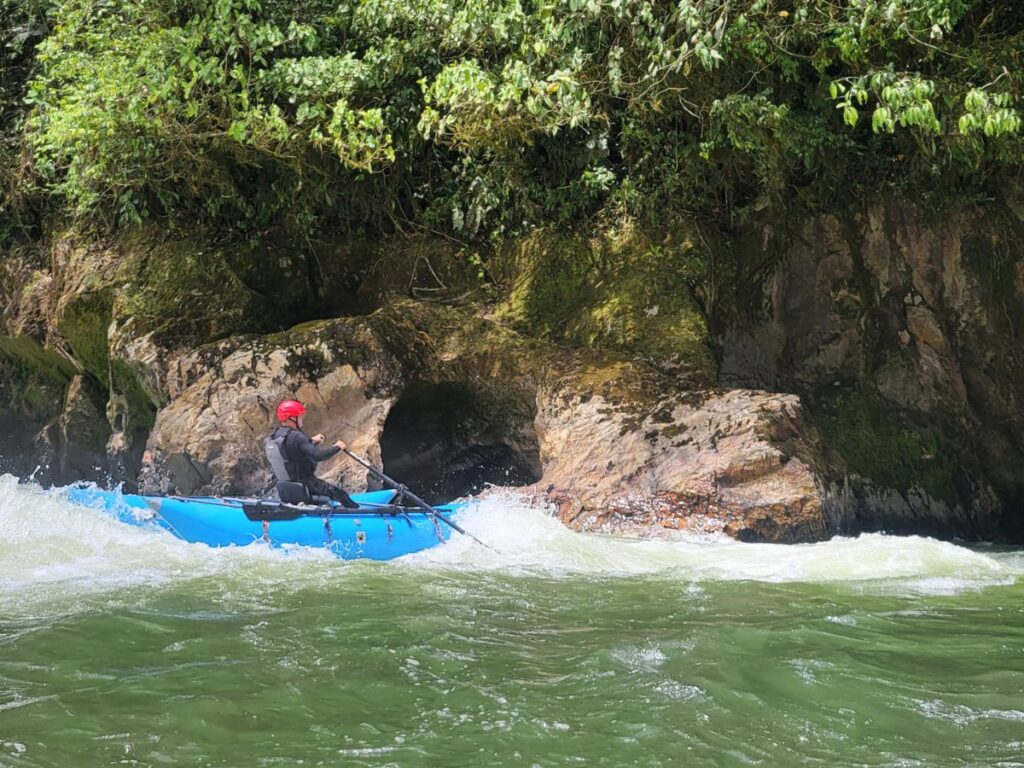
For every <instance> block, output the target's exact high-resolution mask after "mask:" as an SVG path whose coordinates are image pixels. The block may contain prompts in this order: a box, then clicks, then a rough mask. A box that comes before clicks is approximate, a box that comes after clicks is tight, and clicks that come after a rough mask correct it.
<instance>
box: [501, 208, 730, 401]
mask: <svg viewBox="0 0 1024 768" xmlns="http://www.w3.org/2000/svg"><path fill="white" fill-rule="evenodd" d="M502 259H503V263H502V266H501V268H500V269H498V270H497V271H498V272H499V273H500V274H504V275H506V276H507V277H508V278H509V279H510V280H511V282H512V287H511V290H510V291H509V294H508V296H507V298H506V300H505V301H504V302H503V303H502V305H501V306H500V307H499V310H498V317H499V319H503V320H505V321H507V322H510V323H511V324H512V325H513V326H514V327H516V328H518V329H519V330H521V331H522V332H524V333H527V334H530V335H534V336H539V337H541V338H548V339H552V340H554V341H561V342H568V343H571V344H576V345H580V346H586V347H593V348H597V349H609V350H618V351H627V352H630V353H635V354H638V355H640V356H641V357H643V358H645V359H646V360H648V361H649V362H650V363H652V364H653V365H655V366H656V367H659V368H661V369H662V370H667V371H672V372H681V373H684V374H685V375H687V376H688V377H689V378H690V379H691V381H692V382H693V383H694V384H695V385H698V386H707V385H710V384H711V383H712V382H713V381H714V380H715V378H716V368H715V362H714V360H713V358H712V356H711V353H710V349H709V347H708V345H707V344H706V340H707V336H708V327H707V323H706V322H705V319H704V317H703V315H702V313H701V311H700V310H699V308H698V307H697V306H696V304H695V303H694V300H693V297H692V294H691V284H692V282H693V280H694V276H695V275H696V274H697V272H699V271H701V270H703V269H704V268H705V265H704V264H703V262H702V261H701V259H700V257H698V256H697V253H696V251H695V249H694V248H693V243H692V240H691V238H690V237H689V236H688V235H687V233H685V232H675V233H669V234H664V235H663V236H662V237H661V239H660V241H659V242H658V243H655V242H653V241H652V239H651V238H649V237H648V236H647V235H645V234H644V233H638V232H636V231H635V230H633V229H632V228H631V227H624V228H623V230H622V231H620V232H619V233H617V234H615V235H614V236H608V237H605V238H602V239H600V240H596V241H588V240H586V239H584V238H582V237H573V236H566V235H560V234H558V235H556V234H551V233H541V234H538V235H534V236H532V237H530V238H527V239H526V240H525V241H524V242H523V243H522V244H521V245H520V246H519V248H518V249H516V250H515V251H513V252H511V253H509V254H505V255H504V256H503V257H502Z"/></svg>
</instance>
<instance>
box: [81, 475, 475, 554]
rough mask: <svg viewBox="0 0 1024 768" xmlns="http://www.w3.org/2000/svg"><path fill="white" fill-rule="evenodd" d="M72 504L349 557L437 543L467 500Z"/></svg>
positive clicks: (110, 498)
mask: <svg viewBox="0 0 1024 768" xmlns="http://www.w3.org/2000/svg"><path fill="white" fill-rule="evenodd" d="M67 494H68V499H69V500H70V501H71V502H72V503H74V504H80V505H83V506H88V507H93V508H96V509H102V510H105V511H106V512H109V513H111V514H113V515H115V516H116V517H117V518H118V519H119V520H121V521H123V522H126V523H129V524H131V525H139V526H157V527H159V528H163V529H164V530H166V531H169V532H170V533H172V534H174V535H175V536H177V537H178V538H179V539H184V540H185V541H189V542H194V543H201V544H207V545H209V546H211V547H228V546H239V547H241V546H245V545H247V544H253V543H254V542H258V541H263V542H266V541H269V543H270V544H271V545H272V546H275V547H287V546H304V547H326V548H327V549H329V550H330V551H331V552H332V553H333V554H334V555H336V556H337V557H340V558H342V559H345V560H355V559H357V558H369V559H371V560H390V559H392V558H395V557H401V556H402V555H408V554H411V553H413V552H419V551H421V550H424V549H429V548H430V547H434V546H437V545H438V544H440V543H442V542H443V541H445V540H447V539H448V538H449V536H450V535H451V530H452V529H451V527H450V525H449V524H446V523H445V522H444V520H445V519H447V520H449V521H450V520H451V516H452V515H454V514H456V513H457V512H458V511H459V510H460V509H463V508H464V507H465V503H455V504H443V505H439V506H436V507H434V510H436V512H438V513H439V514H438V515H434V514H431V513H430V512H428V511H426V510H425V509H422V508H416V507H402V506H395V504H396V503H397V502H398V500H399V499H398V495H399V494H398V492H397V491H393V490H383V491H373V492H371V493H358V494H353V495H352V499H353V500H354V501H356V502H357V503H358V504H359V509H351V510H350V509H344V508H343V507H340V506H338V505H337V504H335V503H333V502H332V503H331V505H330V506H328V505H326V504H320V505H303V504H285V503H282V502H279V501H277V500H273V501H271V500H264V499H249V498H231V497H226V498H220V497H213V496H137V495H133V494H121V493H118V492H116V491H104V490H100V489H97V488H95V487H91V486H81V485H79V486H71V487H70V488H68V489H67Z"/></svg>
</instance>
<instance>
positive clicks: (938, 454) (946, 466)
mask: <svg viewBox="0 0 1024 768" xmlns="http://www.w3.org/2000/svg"><path fill="white" fill-rule="evenodd" d="M816 411H817V412H818V413H817V416H818V418H817V421H818V424H819V426H820V428H821V432H822V434H823V436H824V437H825V441H826V443H827V444H829V445H830V446H831V447H832V448H834V449H835V450H836V451H837V452H838V453H839V454H840V455H841V456H842V458H843V460H844V461H845V462H846V466H847V469H848V470H849V471H850V472H851V473H854V474H857V475H860V476H861V477H864V478H867V479H869V480H871V481H873V482H875V483H876V484H878V485H880V486H883V487H886V488H894V489H896V490H898V491H907V490H909V489H910V488H911V487H913V486H918V487H920V488H922V489H924V490H925V491H926V492H927V493H928V494H929V495H930V496H932V497H933V498H936V499H941V500H942V501H945V502H947V503H949V504H951V505H955V504H959V503H963V502H965V501H969V500H968V499H961V498H960V494H959V493H958V490H957V485H958V483H957V478H958V477H959V475H960V474H961V473H962V467H963V465H964V462H965V461H966V460H967V459H966V457H965V456H964V455H963V452H962V449H961V448H959V447H957V445H956V444H955V443H954V442H953V441H951V440H950V439H948V438H946V437H945V436H944V435H942V434H941V433H940V432H939V431H938V430H937V429H935V428H933V427H927V426H920V425H916V424H914V423H913V422H912V421H910V420H909V419H908V418H906V415H905V414H900V413H898V412H897V410H896V409H895V408H894V407H893V406H892V405H889V404H887V403H886V402H885V401H884V400H882V399H881V398H880V397H878V396H876V395H873V394H871V393H866V392H857V393H854V394H850V395H845V396H841V397H838V398H836V399H835V400H833V401H831V402H829V403H826V404H823V405H821V406H819V407H818V408H816Z"/></svg>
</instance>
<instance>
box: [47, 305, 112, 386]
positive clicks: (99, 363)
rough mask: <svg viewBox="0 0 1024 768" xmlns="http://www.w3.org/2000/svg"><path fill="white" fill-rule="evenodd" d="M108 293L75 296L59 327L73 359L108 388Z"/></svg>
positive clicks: (109, 306) (109, 314)
mask: <svg viewBox="0 0 1024 768" xmlns="http://www.w3.org/2000/svg"><path fill="white" fill-rule="evenodd" d="M111 295H112V294H111V291H110V290H109V289H105V290H101V291H99V292H96V293H86V294H82V295H80V296H78V297H77V298H76V299H75V300H74V301H72V302H71V303H70V304H68V306H67V307H65V309H64V312H63V314H62V315H61V318H60V321H59V323H58V328H59V330H60V332H61V334H62V335H63V336H64V338H65V339H67V341H68V346H70V347H71V352H72V353H73V354H74V356H75V359H76V360H78V362H80V363H81V364H82V367H83V368H85V370H87V371H88V372H89V373H91V374H92V375H93V377H95V378H96V380H97V381H99V382H100V383H102V384H103V386H104V387H108V388H109V386H110V366H109V364H108V362H107V361H108V357H109V350H108V346H107V330H108V329H109V328H110V319H111V303H112V299H111Z"/></svg>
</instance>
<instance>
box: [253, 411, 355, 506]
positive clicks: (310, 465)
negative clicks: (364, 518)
mask: <svg viewBox="0 0 1024 768" xmlns="http://www.w3.org/2000/svg"><path fill="white" fill-rule="evenodd" d="M305 414H306V406H304V405H303V404H302V403H300V402H299V401H298V400H285V401H284V402H282V403H281V404H280V405H279V406H277V420H278V421H279V422H281V426H279V427H278V428H277V429H276V430H274V433H273V434H272V435H271V436H270V440H272V441H273V442H275V443H277V444H278V445H279V446H280V448H281V454H282V456H283V458H284V461H285V468H286V469H287V471H288V475H289V477H290V478H291V480H292V481H293V482H296V483H302V484H303V485H304V486H305V487H306V491H308V492H309V494H310V495H311V496H326V497H328V498H330V499H334V500H335V501H338V502H341V505H342V506H343V507H347V508H349V509H356V508H357V507H358V506H359V505H358V504H356V503H355V502H354V501H353V500H352V497H350V496H349V495H348V494H347V493H346V492H345V490H344V489H343V488H339V487H338V486H336V485H332V484H331V483H328V482H326V481H325V480H321V479H320V478H319V477H317V476H316V475H315V474H314V472H315V471H316V465H317V464H319V463H320V462H321V461H326V460H327V459H329V458H331V456H334V455H336V454H337V453H339V452H340V451H343V450H345V441H344V440H338V441H337V442H336V443H334V445H331V446H329V447H327V448H318V447H317V446H319V445H320V443H322V442H323V441H324V436H323V435H320V434H317V435H313V436H312V437H308V436H307V435H306V433H305V432H303V431H302V422H303V420H304V417H305Z"/></svg>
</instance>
